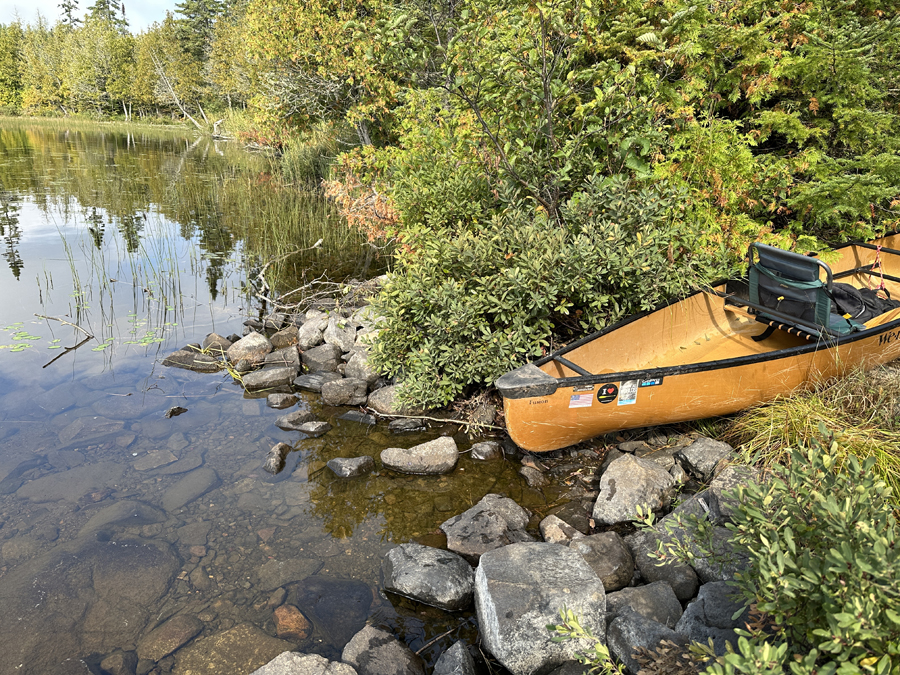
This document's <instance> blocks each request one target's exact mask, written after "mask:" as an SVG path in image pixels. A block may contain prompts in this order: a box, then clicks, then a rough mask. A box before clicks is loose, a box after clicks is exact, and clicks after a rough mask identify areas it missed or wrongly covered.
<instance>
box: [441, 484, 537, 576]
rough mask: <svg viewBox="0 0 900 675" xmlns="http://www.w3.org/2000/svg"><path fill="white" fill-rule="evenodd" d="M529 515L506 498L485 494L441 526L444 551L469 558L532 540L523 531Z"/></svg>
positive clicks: (475, 557)
mask: <svg viewBox="0 0 900 675" xmlns="http://www.w3.org/2000/svg"><path fill="white" fill-rule="evenodd" d="M529 518H530V514H529V512H528V511H526V510H525V509H523V508H522V507H521V506H519V505H518V504H516V503H515V502H514V501H513V500H512V499H509V498H508V497H501V496H500V495H496V494H488V495H485V496H484V497H483V498H482V499H481V501H479V502H478V503H477V504H475V506H473V507H472V508H470V509H468V510H467V511H464V512H463V513H461V514H459V515H458V516H454V517H453V518H450V519H449V520H447V521H445V522H444V523H442V524H441V526H440V527H441V530H443V532H444V534H446V535H447V548H449V549H450V550H451V551H455V552H457V553H459V554H460V555H462V556H465V557H466V558H468V559H472V560H477V559H478V557H479V556H481V555H482V554H484V553H486V552H487V551H490V550H492V549H495V548H500V547H501V546H507V545H508V544H512V543H514V542H522V541H532V538H531V536H530V535H529V534H528V533H527V532H525V526H526V525H527V524H528V520H529Z"/></svg>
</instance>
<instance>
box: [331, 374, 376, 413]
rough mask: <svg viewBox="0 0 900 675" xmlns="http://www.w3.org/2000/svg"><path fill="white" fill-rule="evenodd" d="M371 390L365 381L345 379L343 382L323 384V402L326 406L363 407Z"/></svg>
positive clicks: (351, 378)
mask: <svg viewBox="0 0 900 675" xmlns="http://www.w3.org/2000/svg"><path fill="white" fill-rule="evenodd" d="M368 391H369V388H368V385H367V384H366V381H365V380H358V379H356V378H353V377H345V378H344V379H342V380H334V381H333V382H325V383H324V384H322V401H323V402H324V403H325V404H326V405H333V406H340V405H362V404H363V403H365V402H366V398H367V396H366V394H368Z"/></svg>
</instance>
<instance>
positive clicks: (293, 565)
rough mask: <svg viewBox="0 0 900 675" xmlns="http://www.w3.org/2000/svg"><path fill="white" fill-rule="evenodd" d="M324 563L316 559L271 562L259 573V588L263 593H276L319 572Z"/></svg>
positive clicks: (291, 559)
mask: <svg viewBox="0 0 900 675" xmlns="http://www.w3.org/2000/svg"><path fill="white" fill-rule="evenodd" d="M321 567H322V562H321V561H320V560H316V559H314V558H290V559H288V560H275V559H274V558H273V559H272V560H269V561H268V562H267V563H265V564H264V565H263V566H262V567H260V568H259V570H258V571H257V586H258V587H259V589H260V590H262V591H274V590H275V589H276V588H278V587H279V586H284V585H285V584H288V583H291V582H293V581H302V580H303V579H306V578H307V577H309V576H312V575H313V574H315V573H316V572H318V571H319V570H320V569H321Z"/></svg>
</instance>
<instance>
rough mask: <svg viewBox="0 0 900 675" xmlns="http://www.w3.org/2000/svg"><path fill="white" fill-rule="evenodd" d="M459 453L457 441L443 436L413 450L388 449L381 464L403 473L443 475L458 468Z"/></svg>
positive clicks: (384, 452) (383, 452) (415, 446)
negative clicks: (455, 467)
mask: <svg viewBox="0 0 900 675" xmlns="http://www.w3.org/2000/svg"><path fill="white" fill-rule="evenodd" d="M458 458H459V451H458V450H457V449H456V441H454V440H453V438H451V437H450V436H442V437H441V438H436V439H434V440H433V441H428V442H427V443H420V444H419V445H414V446H413V447H411V448H405V449H404V448H387V449H386V450H382V452H381V462H382V464H384V465H385V467H387V468H388V469H393V470H394V471H400V472H401V473H413V474H442V473H448V472H450V471H452V470H453V467H454V466H456V461H457V459H458Z"/></svg>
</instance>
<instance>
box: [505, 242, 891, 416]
mask: <svg viewBox="0 0 900 675" xmlns="http://www.w3.org/2000/svg"><path fill="white" fill-rule="evenodd" d="M886 236H890V235H886ZM849 246H860V243H859V242H849V243H847V244H844V245H843V246H839V247H837V248H835V249H834V250H840V249H842V248H847V247H849ZM870 246H871V248H872V249H875V248H877V247H876V246H874V245H866V246H861V248H866V249H868V248H870ZM881 250H882V251H887V252H891V253H893V252H894V251H893V249H886V248H882V249H881ZM898 253H900V252H898ZM730 283H738V284H740V283H746V279H732V280H726V279H722V280H719V281H716V282H714V283H712V284H710V285H709V286H710V288H716V287H717V286H722V285H726V284H730ZM699 293H707V291H705V290H703V289H698V290H695V291H693V292H691V293H688V294H686V295H684V296H680V297H675V298H670V299H669V300H666V301H664V302H662V303H660V304H659V305H657V306H656V307H654V308H652V309H650V310H646V311H643V312H638V313H637V314H632V315H631V316H628V317H626V318H625V319H623V320H622V321H619V322H618V323H615V324H613V325H611V326H607V327H606V328H604V329H602V330H599V331H596V332H594V333H591V334H590V335H587V336H585V337H583V338H581V339H580V340H577V341H575V342H573V343H571V344H569V345H566V346H565V347H562V348H561V349H558V350H557V351H555V352H553V353H552V354H549V355H547V356H544V357H542V358H540V359H537V360H536V361H533V362H531V363H528V364H526V365H524V366H521V367H520V368H516V369H515V370H512V371H510V372H508V373H506V374H505V375H502V376H501V377H500V378H499V379H497V381H496V382H495V386H496V387H497V389H498V390H499V391H500V394H501V395H502V396H503V397H504V398H508V399H520V398H535V397H540V396H550V395H551V394H553V393H555V392H556V390H557V389H558V388H559V387H577V386H582V385H589V384H600V383H605V382H623V381H626V380H649V379H654V378H657V377H669V376H672V375H683V374H688V373H699V372H704V371H708V370H719V369H723V368H732V367H736V366H744V365H750V364H754V363H762V362H765V361H776V360H778V359H782V358H790V357H793V356H799V355H801V354H806V353H811V352H815V351H818V350H820V349H834V348H835V347H838V346H840V345H843V344H848V343H852V342H856V341H857V340H863V339H866V338H869V337H873V336H875V335H880V334H882V333H887V332H890V331H891V330H893V329H897V328H900V318H898V319H895V320H894V321H891V322H890V323H886V324H883V325H880V326H874V327H873V328H869V329H867V330H863V331H859V332H856V333H849V334H847V335H837V336H835V337H833V338H832V339H829V340H827V341H826V340H821V341H819V342H815V343H810V344H806V345H798V346H797V347H789V348H787V349H779V350H775V351H771V352H765V353H762V354H751V355H748V356H737V357H734V358H730V359H721V360H718V361H706V362H701V363H688V364H683V365H678V366H663V367H661V368H650V369H646V370H632V371H624V372H619V373H601V374H599V375H587V376H585V375H579V376H578V377H564V378H558V379H557V378H555V377H553V376H552V375H548V374H547V373H545V372H544V371H542V370H541V369H540V368H539V367H538V366H542V365H544V364H545V363H549V362H550V361H557V362H561V361H563V359H560V358H558V357H560V356H561V355H562V354H566V353H568V352H570V351H572V350H574V349H578V348H579V347H581V346H582V345H585V344H587V343H589V342H593V341H594V340H596V339H598V338H600V337H602V336H604V335H606V334H607V333H611V332H612V331H614V330H619V329H620V328H623V327H625V326H627V325H628V324H630V323H633V322H635V321H638V320H640V319H643V318H645V317H647V316H650V315H651V314H655V313H656V312H659V311H661V310H663V309H666V308H667V307H671V306H672V305H675V304H678V303H679V302H682V301H684V300H687V299H688V298H691V297H693V296H695V295H697V294H699ZM564 365H565V364H564ZM573 370H574V369H573ZM582 370H583V369H582ZM576 372H577V371H576Z"/></svg>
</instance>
